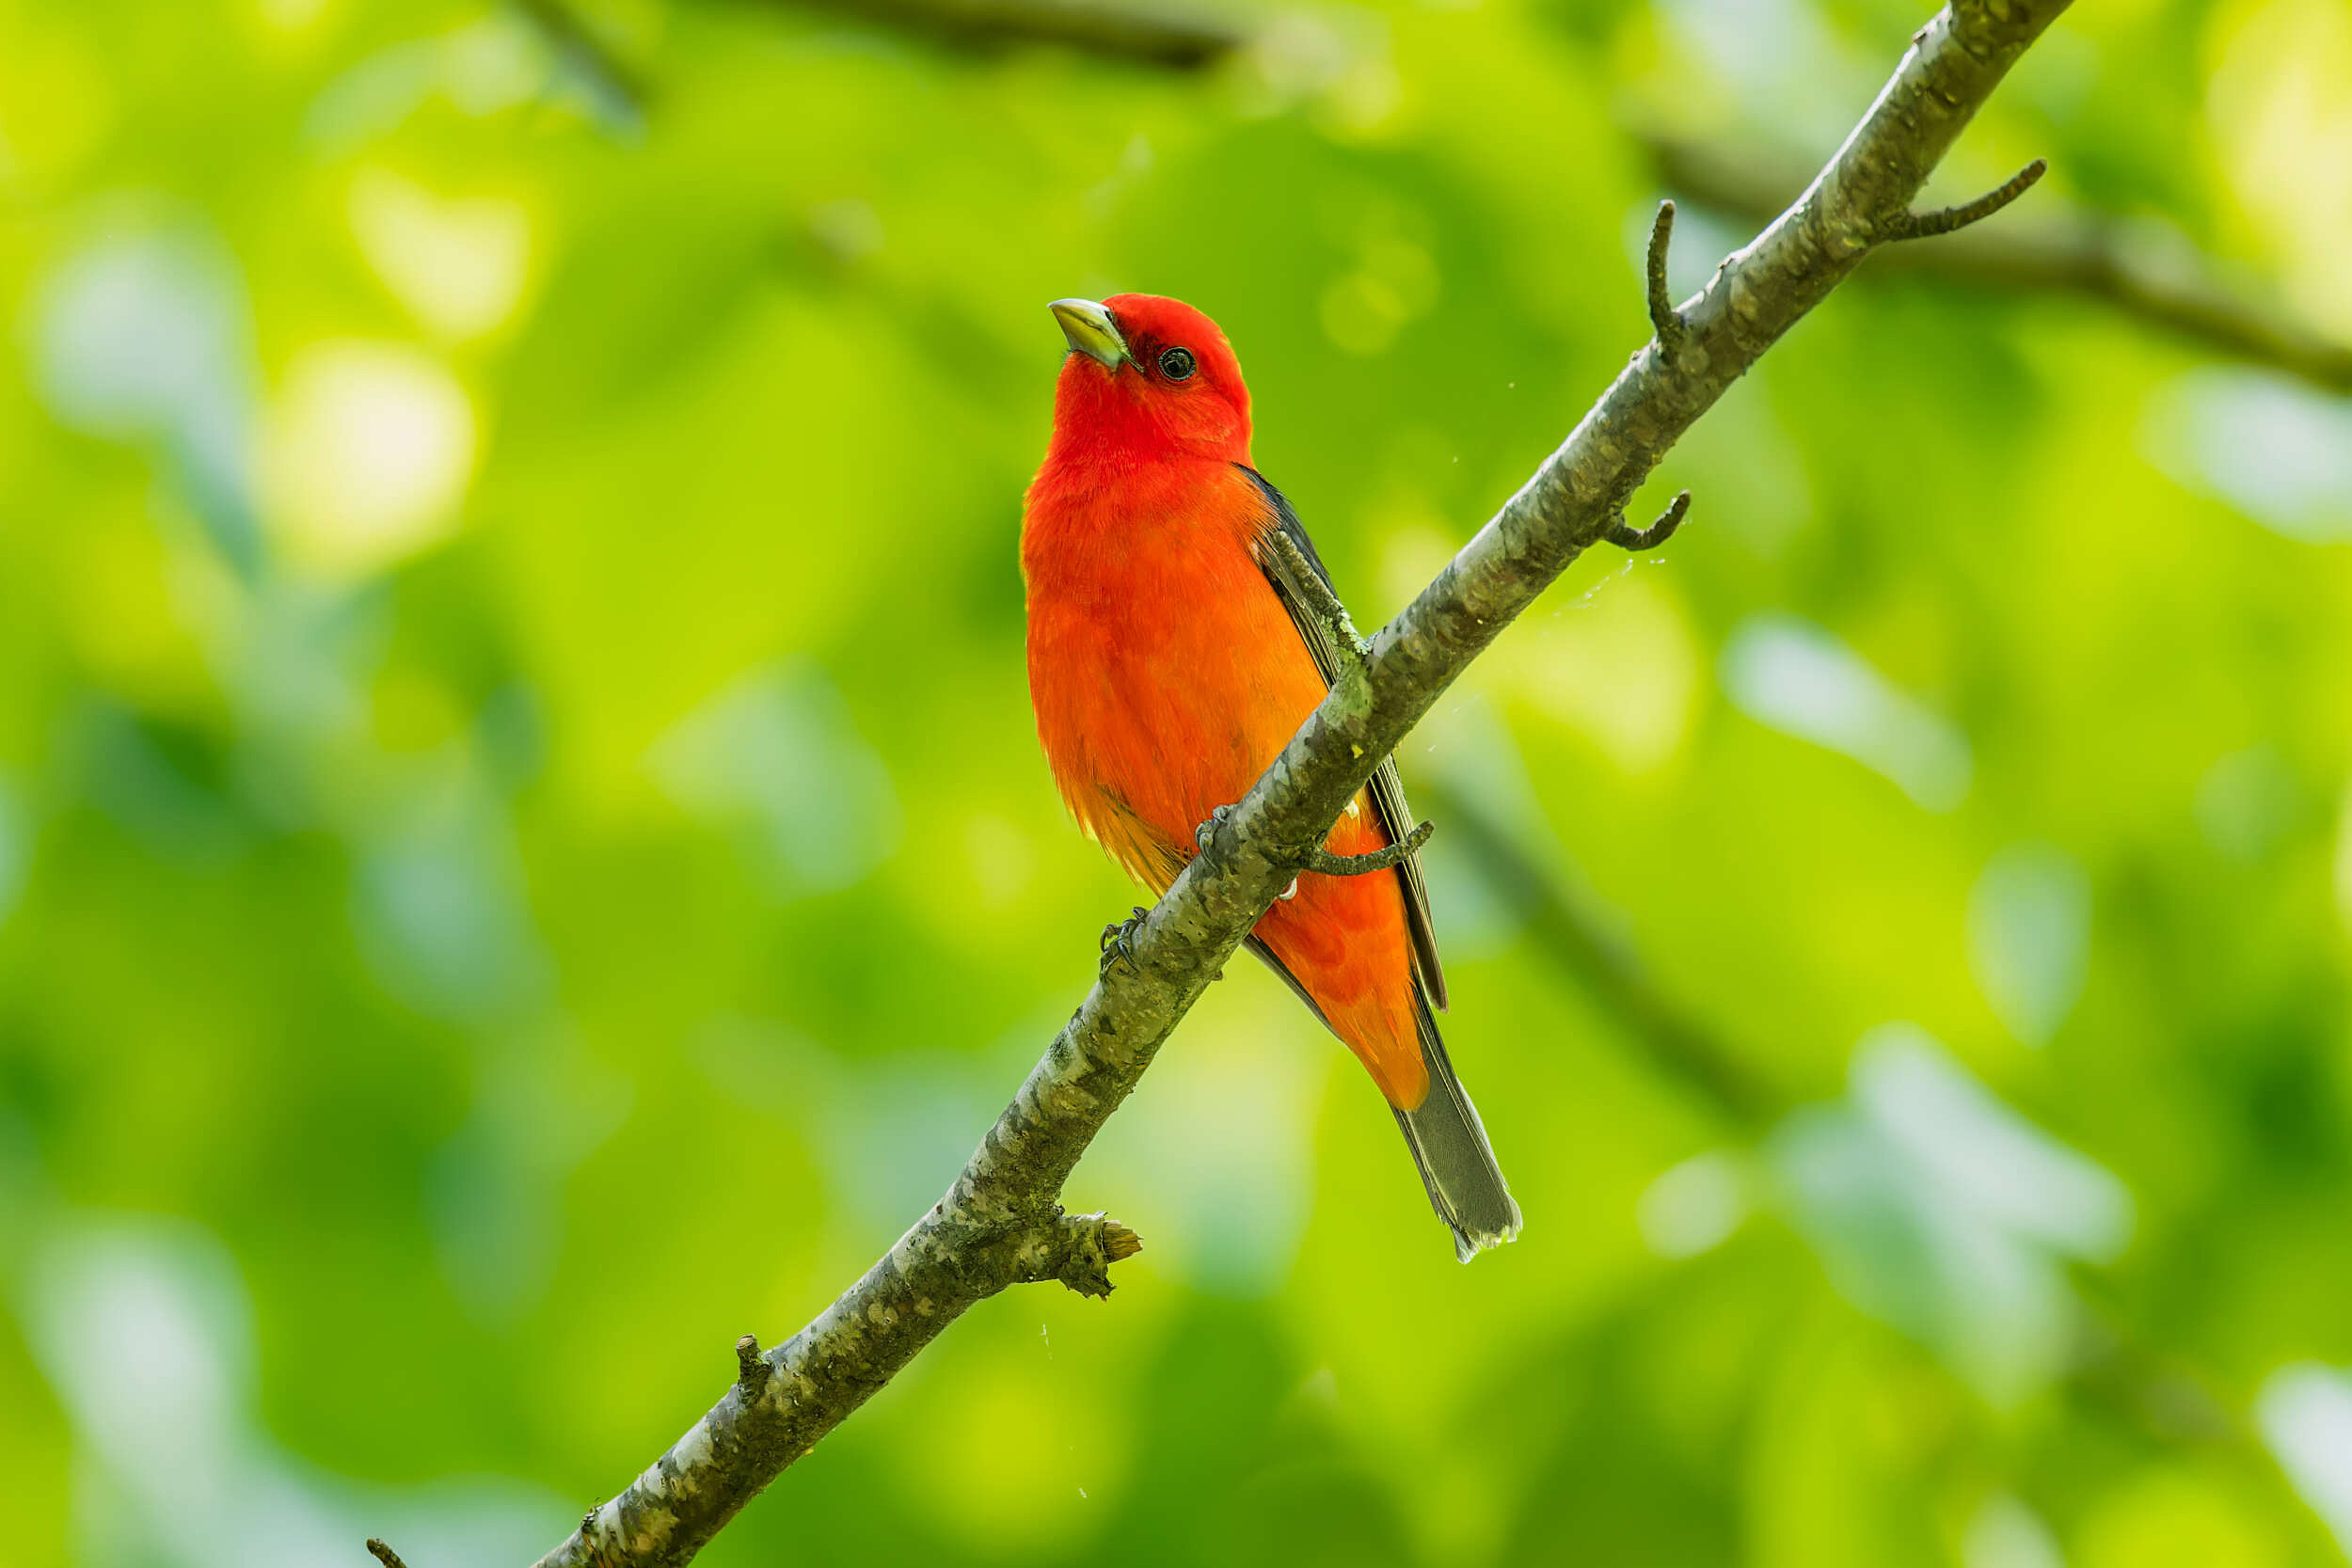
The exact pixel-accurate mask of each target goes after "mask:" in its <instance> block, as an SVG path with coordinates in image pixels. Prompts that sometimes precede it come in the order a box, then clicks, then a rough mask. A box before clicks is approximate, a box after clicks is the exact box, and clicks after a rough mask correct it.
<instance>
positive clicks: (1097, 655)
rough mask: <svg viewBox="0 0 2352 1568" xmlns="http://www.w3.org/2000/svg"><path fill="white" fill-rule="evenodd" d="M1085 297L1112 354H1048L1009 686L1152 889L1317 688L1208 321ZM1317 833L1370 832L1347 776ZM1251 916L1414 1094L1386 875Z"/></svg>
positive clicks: (1394, 1081)
mask: <svg viewBox="0 0 2352 1568" xmlns="http://www.w3.org/2000/svg"><path fill="white" fill-rule="evenodd" d="M1103 308H1106V309H1107V311H1108V313H1109V314H1110V316H1111V317H1112V318H1114V319H1115V321H1116V323H1117V327H1116V329H1115V330H1116V335H1117V336H1118V337H1119V338H1120V340H1121V341H1120V355H1121V361H1122V362H1120V363H1118V364H1112V365H1106V364H1104V363H1103V362H1101V360H1100V359H1099V358H1097V357H1095V356H1092V354H1091V353H1089V352H1073V354H1071V356H1069V358H1068V360H1067V361H1066V362H1065V363H1064V365H1063V368H1062V372H1061V379H1060V382H1059V384H1058V387H1057V393H1056V399H1055V418H1054V434H1053V440H1052V443H1051V445H1050V446H1049V448H1048V450H1047V453H1046V458H1045V463H1044V466H1043V467H1041V468H1040V469H1039V471H1038V475H1037V479H1036V481H1035V482H1034V483H1032V484H1031V485H1030V487H1029V493H1028V503H1027V508H1026V511H1025V515H1024V519H1023V526H1022V537H1021V561H1022V571H1023V575H1024V577H1025V580H1026V583H1027V590H1028V655H1029V688H1030V693H1031V696H1032V699H1033V700H1034V702H1035V705H1036V708H1037V722H1038V735H1039V737H1040V739H1041V740H1042V741H1043V743H1044V747H1045V754H1046V759H1047V761H1048V763H1049V765H1050V766H1051V768H1052V769H1053V773H1054V779H1055V783H1056V784H1057V785H1058V786H1059V787H1060V790H1061V794H1062V799H1063V800H1065V801H1067V802H1068V804H1069V807H1070V810H1071V813H1072V815H1073V816H1075V817H1076V818H1077V820H1078V823H1079V825H1080V826H1081V827H1082V828H1083V829H1085V831H1086V832H1088V833H1089V834H1090V835H1091V836H1092V837H1094V838H1095V839H1096V840H1098V841H1099V842H1100V843H1101V844H1102V845H1103V846H1104V848H1106V849H1107V850H1109V851H1110V853H1111V854H1112V855H1113V856H1114V857H1115V858H1117V859H1118V860H1119V862H1120V863H1121V864H1123V865H1125V866H1126V867H1127V869H1128V870H1129V871H1131V872H1132V873H1134V874H1135V875H1136V877H1137V878H1138V879H1141V880H1142V881H1143V882H1144V883H1145V884H1146V885H1148V886H1150V887H1152V889H1154V890H1155V891H1165V889H1166V888H1167V887H1168V883H1169V882H1171V881H1172V880H1173V879H1175V876H1176V873H1177V872H1178V871H1179V870H1181V869H1182V868H1183V866H1184V863H1185V862H1186V861H1188V860H1189V859H1191V857H1192V854H1193V852H1194V851H1193V846H1194V840H1193V831H1194V829H1195V827H1196V826H1197V825H1198V824H1199V823H1200V822H1201V821H1202V820H1204V819H1205V818H1207V817H1208V816H1209V815H1210V814H1211V813H1212V812H1214V811H1215V810H1216V808H1217V807H1218V806H1221V805H1230V804H1232V802H1234V801H1236V800H1240V799H1241V798H1242V796H1243V795H1244V794H1246V793H1247V792H1248V788H1249V786H1250V785H1251V784H1254V783H1255V782H1256V781H1257V779H1258V776H1259V775H1260V774H1261V773H1263V771H1264V770H1265V768H1266V767H1267V765H1268V764H1270V763H1271V762H1272V761H1273V760H1274V758H1275V756H1276V755H1277V754H1278V753H1279V752H1280V751H1281V749H1282V747H1283V746H1284V745H1285V744H1286V743H1287V742H1288V741H1289V739H1290V737H1291V736H1292V735H1294V734H1295V732H1296V731H1297V729H1298V726H1299V725H1300V724H1301V723H1302V722H1304V721H1305V720H1306V718H1307V716H1308V714H1309V713H1311V712H1312V711H1313V709H1314V707H1315V705H1317V704H1318V703H1320V702H1321V701H1322V700H1323V696H1324V693H1325V690H1326V688H1325V683H1324V680H1323V677H1322V675H1321V673H1319V672H1318V671H1317V669H1316V666H1315V662H1314V658H1313V656H1312V655H1311V653H1310V651H1309V650H1308V647H1307V645H1306V644H1305V642H1303V641H1301V640H1300V637H1299V633H1298V631H1297V629H1296V627H1295V625H1294V624H1293V622H1292V619H1291V616H1290V612H1289V610H1287V609H1286V608H1285V606H1284V605H1283V603H1282V601H1281V599H1280V597H1279V595H1278V594H1277V593H1276V591H1275V589H1274V587H1273V585H1272V583H1271V582H1269V580H1268V579H1267V577H1266V574H1265V571H1264V569H1263V567H1262V566H1261V565H1260V563H1259V556H1258V548H1259V544H1260V541H1261V540H1262V539H1263V536H1264V535H1265V533H1266V532H1267V531H1268V530H1269V529H1270V528H1272V527H1273V526H1275V524H1276V517H1275V515H1274V513H1273V511H1272V508H1271V507H1270V505H1269V503H1268V501H1267V499H1266V496H1265V493H1264V492H1263V490H1261V489H1260V487H1259V485H1258V484H1257V483H1255V482H1254V481H1253V480H1252V478H1251V476H1250V474H1249V473H1248V471H1246V466H1247V465H1248V462H1249V400H1248V390H1247V389H1246V388H1245V387H1244V386H1243V383H1242V379H1241V370H1240V366H1239V365H1238V364H1237V363H1236V362H1235V361H1234V358H1233V355H1232V349H1231V348H1230V347H1229V346H1228V345H1227V343H1226V341H1225V337H1224V334H1223V333H1221V332H1219V331H1218V330H1217V328H1216V325H1215V324H1214V323H1212V322H1210V320H1209V319H1208V318H1207V317H1206V316H1204V315H1202V314H1201V313H1200V312H1199V311H1198V310H1195V309H1192V308H1191V307H1189V306H1186V305H1183V304H1180V303H1179V302H1177V301H1174V300H1168V299H1159V298H1155V297H1152V296H1150V295H1140V294H1122V295H1118V296H1116V297H1114V298H1112V299H1109V300H1106V301H1104V302H1103ZM1076 341H1079V337H1078V335H1077V333H1076V332H1075V331H1073V342H1076ZM1180 350H1181V351H1182V354H1181V355H1178V354H1177V353H1176V352H1175V351H1180ZM1176 372H1183V373H1181V374H1179V373H1176ZM1388 842H1389V837H1388V833H1387V832H1386V831H1385V830H1384V829H1383V827H1382V825H1381V823H1380V821H1379V819H1378V816H1377V815H1376V814H1375V811H1374V810H1373V808H1372V803H1371V801H1370V800H1369V799H1368V798H1367V797H1366V796H1365V795H1363V794H1361V793H1359V795H1358V797H1357V799H1356V800H1355V801H1354V802H1353V803H1351V805H1350V806H1349V808H1348V810H1347V813H1346V814H1345V815H1344V816H1342V817H1341V818H1340V821H1339V823H1338V824H1337V825H1336V826H1335V827H1334V828H1333V829H1332V831H1331V834H1330V837H1329V838H1328V840H1327V845H1328V847H1329V848H1330V849H1331V850H1332V851H1333V852H1334V853H1338V854H1360V853H1363V852H1365V851H1368V850H1372V849H1375V848H1378V847H1381V846H1383V845H1385V844H1387V843H1388ZM1256 935H1257V936H1258V937H1259V938H1260V939H1261V940H1263V942H1264V943H1265V944H1266V946H1267V947H1268V948H1270V949H1271V950H1272V952H1273V954H1274V956H1275V958H1277V959H1279V961H1280V962H1281V964H1282V965H1283V967H1284V968H1286V969H1287V970H1288V971H1289V972H1290V974H1292V975H1293V976H1294V977H1295V979H1296V980H1297V981H1298V983H1299V985H1300V986H1301V987H1302V988H1303V989H1304V990H1306V992H1307V994H1308V995H1309V996H1310V997H1311V998H1312V999H1313V1001H1314V1002H1315V1004H1316V1006H1318V1007H1320V1008H1321V1009H1322V1011H1323V1013H1324V1016H1325V1017H1326V1018H1327V1020H1328V1021H1329V1022H1330V1024H1331V1027H1332V1028H1333V1030H1334V1031H1335V1032H1336V1033H1337V1034H1338V1035H1339V1036H1340V1037H1341V1038H1342V1039H1343V1040H1344V1041H1345V1042H1346V1043H1347V1045H1348V1046H1349V1047H1350V1049H1352V1050H1353V1051H1354V1052H1355V1053H1356V1055H1357V1056H1358V1057H1359V1059H1360V1060H1361V1061H1362V1062H1363V1064H1364V1066H1365V1067H1366V1068H1367V1069H1369V1070H1370V1071H1371V1073H1372V1076H1373V1079H1374V1081H1375V1083H1377V1084H1378V1085H1379V1086H1380V1089H1381V1092H1382V1093H1383V1094H1384V1095H1385V1096H1387V1098H1388V1100H1389V1101H1390V1103H1391V1104H1394V1105H1398V1106H1402V1107H1405V1108H1407V1109H1409V1108H1412V1107H1415V1106H1418V1105H1419V1104H1420V1103H1421V1102H1422V1098H1423V1096H1424V1095H1425V1094H1426V1093H1427V1092H1428V1077H1427V1073H1426V1070H1425V1069H1424V1066H1423V1063H1422V1051H1421V1047H1420V1044H1419V1040H1418V1036H1417V1034H1416V1025H1415V1007H1416V993H1415V990H1414V986H1415V981H1414V979H1413V969H1412V964H1413V958H1412V949H1411V942H1410V939H1409V937H1408V934H1407V929H1406V910H1405V900H1404V895H1403V893H1402V891H1401V889H1400V887H1399V884H1398V881H1397V879H1396V878H1394V877H1392V876H1384V875H1375V876H1366V877H1347V878H1334V877H1322V876H1315V875H1305V876H1301V877H1300V878H1299V879H1298V882H1297V886H1296V889H1295V892H1294V893H1292V894H1291V895H1288V896H1286V897H1285V898H1283V899H1282V900H1280V901H1279V902H1278V903H1276V904H1275V906H1274V907H1273V909H1271V910H1270V911H1267V913H1266V915H1265V917H1264V918H1263V920H1261V921H1260V922H1259V925H1258V927H1257V930H1256Z"/></svg>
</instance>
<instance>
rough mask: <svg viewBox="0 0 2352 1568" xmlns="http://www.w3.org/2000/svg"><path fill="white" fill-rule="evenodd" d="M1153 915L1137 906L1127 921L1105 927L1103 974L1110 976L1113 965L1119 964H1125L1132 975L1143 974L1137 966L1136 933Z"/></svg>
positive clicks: (1115, 922)
mask: <svg viewBox="0 0 2352 1568" xmlns="http://www.w3.org/2000/svg"><path fill="white" fill-rule="evenodd" d="M1151 914H1152V911H1150V910H1147V909H1144V908H1142V907H1141V906H1137V907H1136V911H1135V913H1133V914H1131V915H1129V916H1128V917H1127V918H1126V919H1124V920H1114V921H1112V922H1111V923H1110V924H1109V925H1107V926H1105V927H1103V943H1102V946H1103V963H1102V973H1103V974H1109V973H1110V972H1111V965H1113V964H1117V963H1123V964H1125V965H1126V966H1127V973H1129V974H1142V973H1143V971H1142V970H1140V969H1138V968H1137V967H1136V948H1135V942H1136V932H1137V931H1140V930H1142V929H1143V923H1144V921H1146V920H1147V919H1149V918H1150V917H1151Z"/></svg>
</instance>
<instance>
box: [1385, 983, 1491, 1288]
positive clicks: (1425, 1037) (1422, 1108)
mask: <svg viewBox="0 0 2352 1568" xmlns="http://www.w3.org/2000/svg"><path fill="white" fill-rule="evenodd" d="M1417 1010H1418V1012H1419V1014H1420V1019H1421V1059H1422V1065H1423V1066H1424V1067H1426V1068H1427V1069H1429V1093H1428V1095H1427V1096H1426V1097H1425V1098H1424V1099H1423V1100H1422V1102H1421V1104H1420V1105H1419V1106H1418V1107H1416V1108H1415V1109H1413V1110H1410V1111H1405V1110H1399V1111H1398V1112H1397V1113H1396V1124H1397V1126H1399V1127H1400V1128H1402V1129H1404V1131H1405V1142H1406V1146H1407V1147H1408V1148H1411V1149H1412V1151H1413V1164H1416V1165H1419V1166H1420V1167H1421V1180H1422V1185H1423V1186H1425V1187H1427V1188H1428V1189H1429V1205H1430V1207H1431V1208H1433V1209H1435V1210H1437V1211H1438V1218H1439V1219H1441V1220H1443V1221H1445V1223H1446V1225H1447V1227H1449V1228H1451V1229H1452V1230H1453V1232H1454V1257H1456V1258H1458V1259H1461V1260H1462V1261H1463V1262H1465V1263H1467V1262H1469V1261H1470V1259H1472V1258H1475V1257H1476V1256H1478V1254H1479V1253H1480V1252H1482V1251H1484V1250H1485V1249H1486V1248H1487V1247H1490V1246H1500V1245H1502V1243H1505V1242H1508V1241H1511V1240H1513V1239H1515V1238H1516V1237H1517V1236H1518V1233H1519V1206H1518V1204H1517V1203H1515V1202H1513V1201H1512V1200H1511V1187H1510V1184H1509V1183H1508V1182H1506V1181H1504V1180H1502V1166H1501V1165H1498V1164H1495V1151H1494V1146H1493V1145H1492V1144H1489V1143H1488V1142H1487V1141H1486V1127H1485V1126H1484V1125H1483V1124H1482V1123H1481V1122H1480V1121H1479V1119H1478V1107H1476V1106H1475V1105H1472V1104H1471V1103H1470V1092H1469V1091H1468V1090H1466V1089H1464V1088H1463V1087H1462V1081H1461V1080H1460V1079H1459V1078H1456V1077H1455V1076H1454V1064H1453V1063H1452V1062H1451V1061H1449V1060H1448V1059H1447V1058H1446V1053H1445V1041H1444V1040H1443V1039H1442V1038H1441V1037H1439V1036H1438V1021H1437V1019H1436V1018H1435V1017H1433V1016H1432V1015H1431V1013H1430V1011H1429V1003H1428V1001H1427V999H1426V998H1423V999H1422V1001H1421V1003H1420V1006H1419V1008H1418V1009H1417Z"/></svg>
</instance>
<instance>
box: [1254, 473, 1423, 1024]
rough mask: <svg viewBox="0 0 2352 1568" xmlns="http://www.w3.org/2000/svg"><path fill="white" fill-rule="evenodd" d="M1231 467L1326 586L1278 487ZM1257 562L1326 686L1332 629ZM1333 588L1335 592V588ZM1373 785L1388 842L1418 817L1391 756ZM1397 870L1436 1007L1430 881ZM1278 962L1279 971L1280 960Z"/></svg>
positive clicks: (1416, 870) (1413, 865)
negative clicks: (1251, 486)
mask: <svg viewBox="0 0 2352 1568" xmlns="http://www.w3.org/2000/svg"><path fill="white" fill-rule="evenodd" d="M1233 467H1237V468H1240V469H1241V471H1242V472H1243V473H1245V474H1247V475H1248V476H1249V482H1250V483H1252V484H1255V485H1256V486H1257V487H1258V493H1259V494H1260V495H1262V496H1263V497H1264V498H1265V503H1266V506H1267V508H1268V510H1270V511H1271V512H1272V513H1273V515H1274V526H1275V527H1277V528H1279V529H1280V530H1281V531H1283V532H1284V533H1287V534H1289V535H1290V536H1291V540H1292V542H1293V543H1294V544H1295V545H1296V546H1298V553H1299V554H1300V555H1301V556H1302V557H1304V558H1305V560H1306V562H1307V564H1308V565H1309V566H1311V567H1312V568H1313V569H1314V573H1315V576H1317V577H1318V578H1322V579H1323V585H1324V586H1325V587H1326V588H1329V587H1330V586H1331V574H1330V573H1329V572H1327V571H1326V570H1324V566H1323V558H1322V557H1321V556H1319V555H1317V554H1316V553H1315V543H1314V541H1313V540H1311V539H1310V538H1308V537H1307V529H1306V525H1305V524H1303V523H1301V522H1300V521H1299V520H1298V514H1297V513H1295V512H1293V511H1292V510H1291V503H1290V502H1289V501H1287V500H1285V499H1282V492H1281V491H1279V490H1277V489H1276V488H1275V487H1274V486H1273V485H1271V484H1269V483H1266V479H1265V476H1264V475H1263V474H1261V473H1259V472H1258V471H1257V470H1256V469H1255V468H1252V467H1248V466H1247V465H1245V464H1240V463H1236V464H1234V465H1233ZM1258 564H1259V566H1260V568H1261V569H1263V571H1264V573H1265V576H1266V581H1268V582H1270V583H1272V584H1273V585H1274V591H1275V593H1277V594H1279V595H1281V599H1282V608H1283V609H1285V610H1289V611H1290V614H1291V625H1293V626H1296V627H1297V628H1298V635H1299V639H1300V640H1301V641H1304V642H1305V643H1306V644H1307V651H1308V652H1309V653H1311V654H1312V655H1313V656H1314V660H1315V668H1316V669H1317V670H1319V671H1321V672H1322V673H1323V684H1324V685H1325V686H1329V685H1330V684H1331V683H1332V682H1333V681H1335V680H1337V679H1338V678H1339V673H1340V651H1339V650H1338V649H1337V648H1335V647H1333V646H1332V645H1331V637H1330V634H1329V633H1328V632H1327V631H1326V630H1325V629H1324V627H1323V624H1322V623H1321V622H1320V621H1318V620H1316V619H1315V617H1314V616H1313V615H1312V614H1311V613H1310V612H1309V610H1308V609H1307V606H1306V600H1305V596H1304V591H1303V589H1302V588H1301V586H1300V585H1299V584H1297V583H1295V582H1292V581H1290V580H1288V573H1287V572H1286V571H1285V570H1284V568H1283V563H1282V562H1279V561H1277V560H1273V559H1269V558H1267V557H1265V556H1263V555H1261V556H1260V557H1259V561H1258ZM1333 592H1334V594H1336V593H1337V590H1333ZM1371 788H1372V809H1373V810H1374V811H1375V812H1377V813H1378V814H1379V816H1380V826H1381V827H1382V828H1384V829H1385V830H1387V832H1388V835H1389V840H1390V842H1391V843H1395V842H1397V841H1399V840H1401V839H1403V838H1404V837H1405V835H1406V833H1408V832H1412V831H1413V826H1414V822H1415V820H1416V819H1415V817H1414V816H1413V812H1412V808H1411V807H1410V806H1407V805H1406V803H1405V784H1404V781H1403V780H1401V779H1399V778H1398V777H1397V776H1396V759H1395V758H1393V757H1391V758H1388V759H1386V760H1384V761H1383V762H1382V763H1381V764H1380V767H1379V768H1378V769H1377V770H1376V771H1375V772H1374V774H1373V775H1372V784H1371ZM1396 875H1397V879H1398V880H1399V881H1401V882H1402V883H1403V884H1404V887H1405V923H1406V928H1407V929H1409V930H1410V931H1411V933H1412V937H1413V966H1414V968H1415V969H1416V970H1417V971H1419V972H1420V974H1421V981H1422V986H1423V987H1424V988H1426V990H1428V992H1429V1000H1430V1001H1431V1002H1432V1003H1433V1004H1435V1005H1436V1006H1437V1007H1438V1010H1439V1011H1443V1010H1444V1008H1445V1002H1446V999H1445V972H1444V971H1443V970H1441V969H1440V968H1438V932H1437V927H1434V926H1433V925H1432V924H1431V923H1430V919H1429V885H1428V883H1427V882H1425V881H1423V880H1422V874H1421V857H1420V856H1418V855H1416V856H1414V857H1412V858H1411V859H1409V860H1407V861H1406V863H1404V864H1402V865H1400V866H1398V867H1397V868H1396ZM1267 956H1268V955H1263V954H1261V955H1260V957H1267ZM1277 967H1278V972H1279V966H1277ZM1283 978H1284V979H1288V980H1291V987H1292V989H1293V990H1297V989H1298V982H1297V981H1296V980H1295V979H1291V977H1290V976H1289V975H1287V974H1285V975H1284V976H1283ZM1301 994H1304V993H1303V992H1301Z"/></svg>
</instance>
